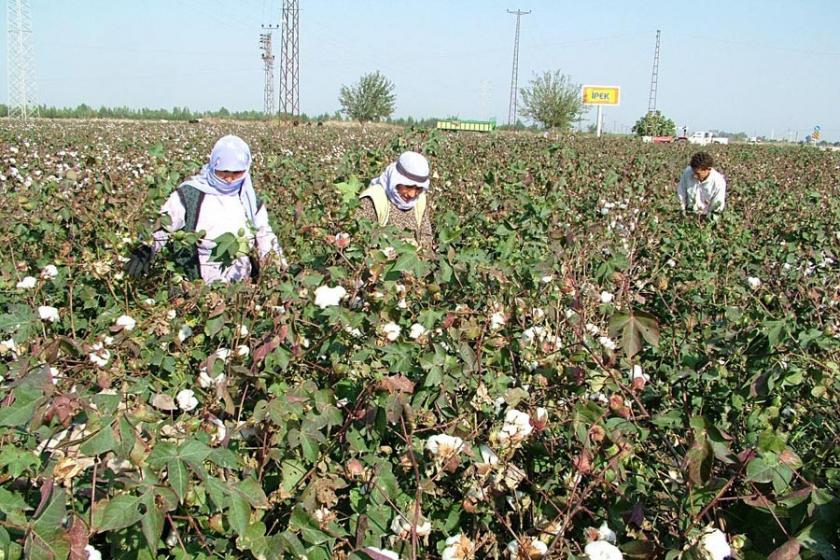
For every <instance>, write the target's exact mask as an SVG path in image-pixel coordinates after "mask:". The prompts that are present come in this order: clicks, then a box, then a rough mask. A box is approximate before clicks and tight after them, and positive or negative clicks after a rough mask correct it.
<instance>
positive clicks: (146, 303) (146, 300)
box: [143, 297, 157, 306]
mask: <svg viewBox="0 0 840 560" xmlns="http://www.w3.org/2000/svg"><path fill="white" fill-rule="evenodd" d="M143 303H144V304H145V305H148V306H153V305H154V304H155V303H157V302H156V301H155V300H154V299H152V298H150V297H148V298H146V299H144V300H143Z"/></svg>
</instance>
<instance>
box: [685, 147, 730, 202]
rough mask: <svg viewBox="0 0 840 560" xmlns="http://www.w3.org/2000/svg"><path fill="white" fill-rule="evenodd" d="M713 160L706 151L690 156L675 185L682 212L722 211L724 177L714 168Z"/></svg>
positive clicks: (724, 186) (724, 200) (724, 199)
mask: <svg viewBox="0 0 840 560" xmlns="http://www.w3.org/2000/svg"><path fill="white" fill-rule="evenodd" d="M714 163H715V162H714V160H713V159H712V156H711V155H709V154H707V153H706V152H697V153H696V154H694V155H693V156H691V163H690V165H689V166H688V167H686V168H685V171H683V173H682V176H681V177H680V184H679V186H678V187H677V198H679V200H680V207H682V211H683V213H685V212H694V213H695V214H700V215H703V216H711V215H712V213H714V212H721V211H723V207H724V204H725V202H726V179H724V177H723V175H721V174H720V173H719V172H718V171H717V170H716V169H714Z"/></svg>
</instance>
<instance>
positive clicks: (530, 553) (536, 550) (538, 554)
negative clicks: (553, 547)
mask: <svg viewBox="0 0 840 560" xmlns="http://www.w3.org/2000/svg"><path fill="white" fill-rule="evenodd" d="M525 545H526V547H527V548H528V550H526V551H524V557H525V558H542V557H543V556H545V555H546V554H548V545H546V544H545V543H544V542H542V541H541V540H539V539H538V538H536V537H532V538H531V539H530V540H526V541H525ZM507 551H508V554H509V555H510V558H511V559H516V558H522V557H523V553H522V552H520V550H519V541H517V540H515V539H514V540H512V541H510V542H509V543H508V545H507Z"/></svg>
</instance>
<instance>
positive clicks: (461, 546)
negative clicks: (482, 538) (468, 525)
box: [440, 533, 475, 560]
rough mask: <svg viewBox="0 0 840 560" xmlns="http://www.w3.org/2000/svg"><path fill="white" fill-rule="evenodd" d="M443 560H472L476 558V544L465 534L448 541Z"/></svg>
mask: <svg viewBox="0 0 840 560" xmlns="http://www.w3.org/2000/svg"><path fill="white" fill-rule="evenodd" d="M445 544H446V547H445V548H444V549H443V552H442V553H441V556H440V558H441V560H472V559H473V558H475V543H473V542H472V541H471V540H470V539H469V538H468V537H467V536H466V535H464V534H463V533H458V534H457V535H455V536H452V537H449V538H448V539H446V543H445Z"/></svg>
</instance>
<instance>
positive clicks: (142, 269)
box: [125, 245, 154, 278]
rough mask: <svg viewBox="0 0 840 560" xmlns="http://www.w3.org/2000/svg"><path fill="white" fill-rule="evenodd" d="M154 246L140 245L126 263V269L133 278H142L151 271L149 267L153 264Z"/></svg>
mask: <svg viewBox="0 0 840 560" xmlns="http://www.w3.org/2000/svg"><path fill="white" fill-rule="evenodd" d="M153 257H154V254H153V253H152V248H151V247H149V246H148V245H140V246H139V247H137V248H136V249H135V250H134V252H133V253H131V258H130V259H129V261H128V263H127V264H126V265H125V271H126V273H128V275H129V276H131V277H132V278H142V277H144V276H146V275H147V274H148V273H149V268H150V267H151V265H152V258H153Z"/></svg>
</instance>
